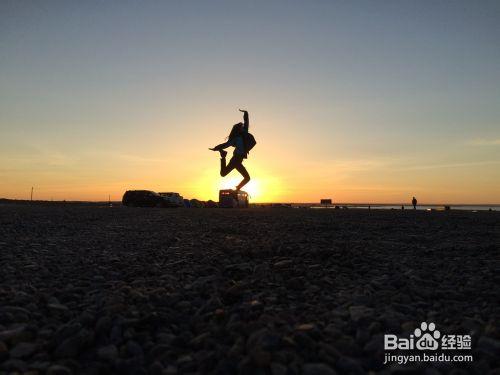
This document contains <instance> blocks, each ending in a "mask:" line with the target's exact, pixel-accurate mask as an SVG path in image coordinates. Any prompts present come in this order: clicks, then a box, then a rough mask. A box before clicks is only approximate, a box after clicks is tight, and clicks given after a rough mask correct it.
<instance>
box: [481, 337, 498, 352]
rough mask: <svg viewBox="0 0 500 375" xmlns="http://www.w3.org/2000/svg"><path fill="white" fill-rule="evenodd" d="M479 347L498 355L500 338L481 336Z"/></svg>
mask: <svg viewBox="0 0 500 375" xmlns="http://www.w3.org/2000/svg"><path fill="white" fill-rule="evenodd" d="M477 347H478V349H481V350H483V351H485V352H487V353H489V354H492V355H493V356H497V355H498V354H499V353H500V340H495V339H493V338H491V337H486V336H481V337H480V338H479V340H478V341H477Z"/></svg>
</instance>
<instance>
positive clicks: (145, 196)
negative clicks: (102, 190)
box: [122, 190, 177, 207]
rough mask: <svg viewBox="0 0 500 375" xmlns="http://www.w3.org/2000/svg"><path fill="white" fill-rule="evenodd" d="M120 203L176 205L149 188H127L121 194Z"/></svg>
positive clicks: (139, 205) (138, 205)
mask: <svg viewBox="0 0 500 375" xmlns="http://www.w3.org/2000/svg"><path fill="white" fill-rule="evenodd" d="M122 204H123V205H124V206H128V207H177V206H176V205H174V204H172V203H170V202H169V201H168V200H166V199H165V198H164V197H162V196H161V195H160V194H158V193H155V192H154V191H150V190H127V191H126V192H125V194H123V198H122Z"/></svg>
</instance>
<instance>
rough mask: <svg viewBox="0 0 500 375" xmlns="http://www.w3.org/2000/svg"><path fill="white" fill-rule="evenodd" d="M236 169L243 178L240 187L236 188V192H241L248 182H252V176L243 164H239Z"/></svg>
mask: <svg viewBox="0 0 500 375" xmlns="http://www.w3.org/2000/svg"><path fill="white" fill-rule="evenodd" d="M235 168H236V170H237V171H238V172H240V174H241V175H242V176H243V180H241V182H240V183H239V184H238V186H236V190H240V189H241V188H242V187H243V186H245V185H246V184H247V183H248V181H250V175H249V174H248V171H247V169H246V168H245V167H244V166H243V164H241V163H239V164H238V165H237V166H236V167H235Z"/></svg>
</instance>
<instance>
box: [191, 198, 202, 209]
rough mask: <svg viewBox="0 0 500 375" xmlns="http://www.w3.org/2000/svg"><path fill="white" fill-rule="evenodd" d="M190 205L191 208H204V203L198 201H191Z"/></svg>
mask: <svg viewBox="0 0 500 375" xmlns="http://www.w3.org/2000/svg"><path fill="white" fill-rule="evenodd" d="M189 203H190V204H191V208H203V206H204V205H203V202H202V201H199V200H198V199H191V200H190V201H189Z"/></svg>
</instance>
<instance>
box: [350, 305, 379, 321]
mask: <svg viewBox="0 0 500 375" xmlns="http://www.w3.org/2000/svg"><path fill="white" fill-rule="evenodd" d="M349 314H350V316H351V319H352V320H353V321H354V322H355V323H358V322H361V321H365V320H368V319H369V318H371V317H372V315H373V309H371V308H369V307H366V306H351V307H349Z"/></svg>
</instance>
